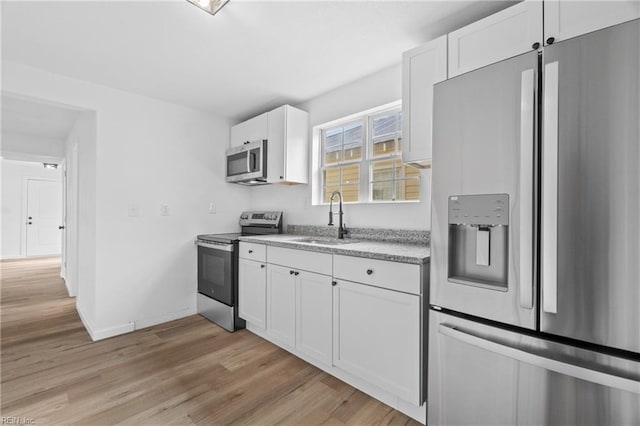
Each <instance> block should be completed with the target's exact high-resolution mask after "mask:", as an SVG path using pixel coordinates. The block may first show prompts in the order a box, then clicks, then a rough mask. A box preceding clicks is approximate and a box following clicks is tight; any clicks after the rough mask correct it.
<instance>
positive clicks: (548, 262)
mask: <svg viewBox="0 0 640 426" xmlns="http://www.w3.org/2000/svg"><path fill="white" fill-rule="evenodd" d="M544 71H545V77H544V122H543V124H544V130H543V134H542V268H541V269H542V273H541V278H542V309H543V311H544V312H548V313H551V314H556V313H558V281H557V276H558V234H557V231H558V62H557V61H556V62H550V63H548V64H545V66H544Z"/></svg>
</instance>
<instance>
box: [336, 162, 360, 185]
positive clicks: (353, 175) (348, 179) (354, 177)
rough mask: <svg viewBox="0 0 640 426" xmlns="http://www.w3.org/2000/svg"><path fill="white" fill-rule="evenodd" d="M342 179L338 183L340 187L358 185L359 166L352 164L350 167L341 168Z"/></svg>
mask: <svg viewBox="0 0 640 426" xmlns="http://www.w3.org/2000/svg"><path fill="white" fill-rule="evenodd" d="M341 168H342V179H341V180H340V183H342V185H349V184H356V185H357V184H359V183H360V164H354V165H351V166H343V167H341Z"/></svg>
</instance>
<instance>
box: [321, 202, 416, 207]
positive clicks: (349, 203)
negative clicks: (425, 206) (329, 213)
mask: <svg viewBox="0 0 640 426" xmlns="http://www.w3.org/2000/svg"><path fill="white" fill-rule="evenodd" d="M421 201H422V200H398V201H391V200H389V201H345V202H343V203H342V205H345V206H347V205H349V206H357V205H377V204H418V203H420V202H421ZM312 205H313V206H327V207H328V206H329V203H318V204H312ZM333 205H334V206H336V205H338V201H334V202H333Z"/></svg>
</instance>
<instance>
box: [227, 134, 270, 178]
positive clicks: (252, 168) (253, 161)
mask: <svg viewBox="0 0 640 426" xmlns="http://www.w3.org/2000/svg"><path fill="white" fill-rule="evenodd" d="M226 154H227V177H226V181H227V182H233V183H239V184H243V185H264V184H267V140H266V139H265V140H261V141H255V142H245V143H244V144H243V145H240V146H235V147H233V148H229V149H227V151H226Z"/></svg>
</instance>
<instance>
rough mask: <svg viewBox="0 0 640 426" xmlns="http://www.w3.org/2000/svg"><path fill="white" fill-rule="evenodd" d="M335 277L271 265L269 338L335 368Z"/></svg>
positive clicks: (268, 265) (268, 295) (268, 272)
mask: <svg viewBox="0 0 640 426" xmlns="http://www.w3.org/2000/svg"><path fill="white" fill-rule="evenodd" d="M331 298H332V293H331V277H330V276H328V275H322V274H317V273H314V272H308V271H300V270H297V269H293V268H291V267H287V266H280V265H273V264H267V335H268V336H269V337H270V338H272V339H273V341H274V342H275V343H278V344H280V345H281V346H284V347H288V348H296V349H297V350H299V351H300V352H302V353H303V354H305V355H308V356H310V357H312V358H314V359H316V360H318V361H321V362H323V363H325V364H327V365H331V331H332V330H331V321H332V310H331Z"/></svg>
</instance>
